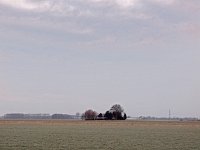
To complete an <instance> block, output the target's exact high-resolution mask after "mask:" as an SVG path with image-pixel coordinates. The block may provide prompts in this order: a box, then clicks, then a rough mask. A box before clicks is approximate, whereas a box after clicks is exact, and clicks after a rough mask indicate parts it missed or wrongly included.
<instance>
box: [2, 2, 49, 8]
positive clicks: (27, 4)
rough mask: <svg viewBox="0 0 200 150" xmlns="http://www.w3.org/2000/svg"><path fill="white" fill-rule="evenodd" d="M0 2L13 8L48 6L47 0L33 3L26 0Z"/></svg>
mask: <svg viewBox="0 0 200 150" xmlns="http://www.w3.org/2000/svg"><path fill="white" fill-rule="evenodd" d="M0 3H1V4H4V5H6V6H10V7H13V8H18V9H27V10H34V9H38V8H47V7H49V3H48V1H43V2H41V1H40V2H39V3H33V2H31V1H28V0H0Z"/></svg>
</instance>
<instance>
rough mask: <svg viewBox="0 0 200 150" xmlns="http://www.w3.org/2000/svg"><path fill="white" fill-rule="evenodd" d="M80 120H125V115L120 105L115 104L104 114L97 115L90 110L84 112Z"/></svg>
mask: <svg viewBox="0 0 200 150" xmlns="http://www.w3.org/2000/svg"><path fill="white" fill-rule="evenodd" d="M81 117H82V119H85V120H126V119H127V115H126V113H125V112H124V109H123V107H122V106H121V105H119V104H115V105H113V106H112V107H111V108H110V110H107V111H106V112H105V113H99V114H98V113H97V112H96V111H94V110H92V109H88V110H86V111H85V112H84V113H83V114H82V116H81Z"/></svg>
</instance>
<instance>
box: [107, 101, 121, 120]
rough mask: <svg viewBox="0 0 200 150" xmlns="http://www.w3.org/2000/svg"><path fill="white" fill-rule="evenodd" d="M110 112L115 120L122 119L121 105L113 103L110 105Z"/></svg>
mask: <svg viewBox="0 0 200 150" xmlns="http://www.w3.org/2000/svg"><path fill="white" fill-rule="evenodd" d="M110 112H112V113H113V117H114V119H116V120H123V117H122V113H123V112H124V109H123V108H122V106H121V105H119V104H115V105H113V106H112V107H111V109H110Z"/></svg>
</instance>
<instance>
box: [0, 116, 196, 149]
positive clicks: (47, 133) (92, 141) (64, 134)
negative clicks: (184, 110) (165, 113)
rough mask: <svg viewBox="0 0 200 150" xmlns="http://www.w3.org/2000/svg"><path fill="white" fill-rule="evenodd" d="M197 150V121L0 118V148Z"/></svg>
mask: <svg viewBox="0 0 200 150" xmlns="http://www.w3.org/2000/svg"><path fill="white" fill-rule="evenodd" d="M43 149H46V150H52V149H53V150H54V149H55V150H57V149H58V150H59V149H63V150H95V149H98V150H104V149H106V150H151V149H152V150H154V149H157V150H200V122H167V121H152V122H150V121H61V120H60V121H59V120H54V121H53V120H52V121H51V120H49V121H5V120H1V121H0V150H43Z"/></svg>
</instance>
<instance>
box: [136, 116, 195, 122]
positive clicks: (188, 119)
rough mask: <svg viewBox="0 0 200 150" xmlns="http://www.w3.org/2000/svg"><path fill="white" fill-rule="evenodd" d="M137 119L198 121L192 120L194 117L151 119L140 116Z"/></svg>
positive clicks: (150, 117)
mask: <svg viewBox="0 0 200 150" xmlns="http://www.w3.org/2000/svg"><path fill="white" fill-rule="evenodd" d="M137 119H139V120H174V121H176V120H179V121H197V120H199V119H198V118H194V117H183V118H180V117H172V118H169V117H168V118H167V117H152V116H140V117H138V118H137Z"/></svg>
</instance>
